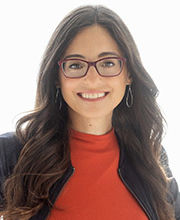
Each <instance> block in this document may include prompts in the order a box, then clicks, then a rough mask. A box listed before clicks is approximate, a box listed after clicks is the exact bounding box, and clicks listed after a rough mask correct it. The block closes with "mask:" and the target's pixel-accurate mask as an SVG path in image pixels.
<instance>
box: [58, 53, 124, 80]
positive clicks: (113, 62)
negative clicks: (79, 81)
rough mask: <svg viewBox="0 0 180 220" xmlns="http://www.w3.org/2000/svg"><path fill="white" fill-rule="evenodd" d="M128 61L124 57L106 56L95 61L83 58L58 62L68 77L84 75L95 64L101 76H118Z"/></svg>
mask: <svg viewBox="0 0 180 220" xmlns="http://www.w3.org/2000/svg"><path fill="white" fill-rule="evenodd" d="M125 62H126V59H125V58H124V57H105V58H102V59H99V60H96V61H95V62H88V61H86V60H82V59H64V60H60V61H59V62H58V65H59V67H60V68H61V70H62V72H63V74H64V76H65V77H67V78H81V77H84V76H85V75H86V74H87V72H88V70H89V68H90V66H94V67H95V69H96V71H97V72H98V74H99V75H100V76H103V77H114V76H118V75H119V74H120V73H121V72H122V70H123V66H124V64H125Z"/></svg>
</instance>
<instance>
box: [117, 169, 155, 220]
mask: <svg viewBox="0 0 180 220" xmlns="http://www.w3.org/2000/svg"><path fill="white" fill-rule="evenodd" d="M118 173H119V176H120V178H121V180H122V182H123V183H124V184H125V186H126V187H127V188H128V190H129V191H130V192H131V194H132V195H133V196H134V197H135V199H136V200H137V201H138V203H139V204H140V205H141V207H142V208H143V210H144V212H145V213H146V215H147V216H148V218H149V220H152V219H151V216H150V215H149V213H148V211H147V210H146V208H145V207H144V205H143V204H142V202H141V201H140V200H139V199H138V198H137V196H136V195H135V193H134V192H133V191H132V190H131V188H130V187H129V185H128V184H127V182H126V181H125V180H124V178H123V177H122V175H121V170H120V168H119V169H118Z"/></svg>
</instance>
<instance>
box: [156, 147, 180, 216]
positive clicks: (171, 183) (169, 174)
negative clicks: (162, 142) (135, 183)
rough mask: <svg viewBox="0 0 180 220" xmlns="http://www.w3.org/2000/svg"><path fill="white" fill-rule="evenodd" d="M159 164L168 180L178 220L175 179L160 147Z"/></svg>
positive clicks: (179, 195)
mask: <svg viewBox="0 0 180 220" xmlns="http://www.w3.org/2000/svg"><path fill="white" fill-rule="evenodd" d="M160 161H161V164H162V166H163V168H164V170H165V173H166V175H167V177H168V178H169V191H170V193H171V194H172V199H173V201H172V202H173V206H174V209H175V216H176V220H180V192H179V188H178V184H177V181H176V179H175V178H174V177H173V174H172V172H171V170H170V168H169V160H168V156H167V153H166V151H165V149H164V148H163V147H162V150H161V158H160Z"/></svg>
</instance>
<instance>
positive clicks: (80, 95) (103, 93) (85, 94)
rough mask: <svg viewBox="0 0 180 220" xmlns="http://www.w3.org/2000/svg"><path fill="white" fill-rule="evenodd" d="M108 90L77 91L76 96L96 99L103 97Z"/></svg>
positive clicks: (89, 99)
mask: <svg viewBox="0 0 180 220" xmlns="http://www.w3.org/2000/svg"><path fill="white" fill-rule="evenodd" d="M108 93H109V92H98V93H81V92H79V93H77V94H78V96H79V97H80V98H82V99H84V100H88V101H97V100H101V99H103V98H104V97H105V96H106V95H107V94H108Z"/></svg>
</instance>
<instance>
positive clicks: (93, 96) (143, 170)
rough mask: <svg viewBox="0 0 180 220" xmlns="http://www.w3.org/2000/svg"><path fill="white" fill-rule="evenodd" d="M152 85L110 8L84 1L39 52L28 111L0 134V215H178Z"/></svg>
mask: <svg viewBox="0 0 180 220" xmlns="http://www.w3.org/2000/svg"><path fill="white" fill-rule="evenodd" d="M157 93H158V90H157V88H156V85H155V84H154V82H153V80H152V79H151V77H150V76H149V74H148V73H147V72H146V70H145V69H144V67H143V65H142V63H141V60H140V56H139V53H138V51H137V48H136V45H135V43H134V41H133V38H132V37H131V35H130V33H129V31H128V29H127V27H126V26H125V25H124V23H123V22H122V21H121V19H120V18H119V17H118V15H116V14H115V13H114V12H113V11H111V10H109V9H107V8H105V7H102V6H97V7H96V6H84V7H80V8H78V9H76V10H74V11H73V12H71V13H70V14H69V15H68V16H67V17H65V18H64V20H63V21H62V22H61V23H60V24H59V26H58V27H57V28H56V30H55V32H54V34H53V35H52V38H51V40H50V42H49V44H48V47H47V49H46V51H45V54H44V57H43V60H42V64H41V68H40V73H39V81H38V86H37V96H36V104H35V109H34V111H33V112H32V113H30V114H28V115H27V116H25V117H23V118H21V119H20V120H19V121H18V123H17V128H16V132H15V133H7V134H4V135H1V138H0V151H1V152H0V153H1V154H0V157H1V159H0V172H1V173H0V175H1V176H0V178H1V179H0V180H1V182H0V183H1V193H0V195H1V197H0V198H1V204H2V205H1V207H2V212H0V214H1V215H3V216H4V218H5V219H13V220H14V219H31V220H35V219H38V220H40V219H48V220H53V219H79V218H81V219H103V220H104V219H150V220H156V219H161V220H169V219H180V195H179V192H178V186H177V183H176V181H175V179H174V178H173V177H172V175H171V171H170V170H169V167H168V161H167V156H166V153H165V151H164V149H163V148H162V146H161V139H162V134H163V117H162V115H161V113H160V110H159V108H158V106H157V103H156V97H157Z"/></svg>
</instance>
